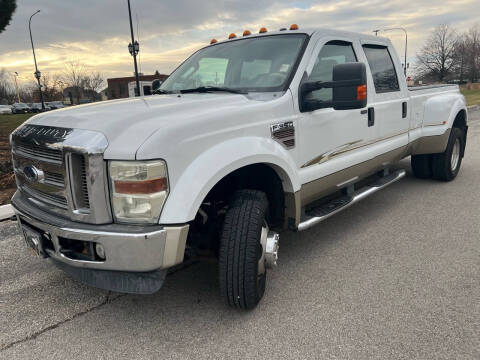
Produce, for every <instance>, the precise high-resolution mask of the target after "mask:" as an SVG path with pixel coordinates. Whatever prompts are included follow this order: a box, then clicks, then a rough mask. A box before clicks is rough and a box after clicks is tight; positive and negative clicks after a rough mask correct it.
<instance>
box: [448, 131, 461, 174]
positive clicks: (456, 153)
mask: <svg viewBox="0 0 480 360" xmlns="http://www.w3.org/2000/svg"><path fill="white" fill-rule="evenodd" d="M459 160H460V139H458V138H457V139H456V140H455V144H454V145H453V149H452V157H451V158H450V166H451V169H452V171H455V170H456V169H457V166H458V163H459Z"/></svg>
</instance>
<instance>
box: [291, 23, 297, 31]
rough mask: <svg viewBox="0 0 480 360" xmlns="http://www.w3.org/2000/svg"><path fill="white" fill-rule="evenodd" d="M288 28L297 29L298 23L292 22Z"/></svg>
mask: <svg viewBox="0 0 480 360" xmlns="http://www.w3.org/2000/svg"><path fill="white" fill-rule="evenodd" d="M290 30H298V25H297V24H292V25H291V26H290Z"/></svg>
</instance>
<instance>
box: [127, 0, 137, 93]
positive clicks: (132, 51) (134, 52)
mask: <svg viewBox="0 0 480 360" xmlns="http://www.w3.org/2000/svg"><path fill="white" fill-rule="evenodd" d="M127 3H128V18H129V19H130V34H131V35H132V42H131V43H130V44H128V51H129V52H130V55H132V56H133V64H134V66H135V81H136V83H137V91H135V96H140V80H139V78H138V67H137V54H138V52H139V51H140V44H139V43H138V41H135V37H134V36H133V24H132V11H131V9H130V0H127Z"/></svg>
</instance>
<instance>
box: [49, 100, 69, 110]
mask: <svg viewBox="0 0 480 360" xmlns="http://www.w3.org/2000/svg"><path fill="white" fill-rule="evenodd" d="M45 105H48V107H49V108H50V109H51V110H56V109H63V108H64V107H65V105H64V104H63V102H61V101H49V102H47V103H45Z"/></svg>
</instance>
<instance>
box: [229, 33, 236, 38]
mask: <svg viewBox="0 0 480 360" xmlns="http://www.w3.org/2000/svg"><path fill="white" fill-rule="evenodd" d="M236 37H237V35H235V33H231V34H230V35H228V38H229V39H235V38H236Z"/></svg>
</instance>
